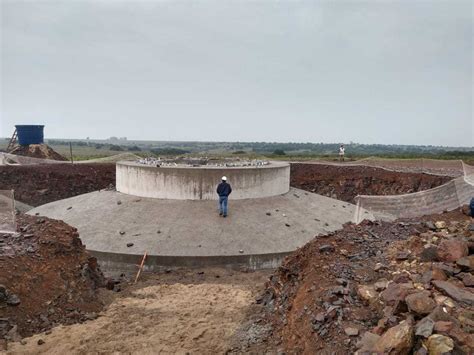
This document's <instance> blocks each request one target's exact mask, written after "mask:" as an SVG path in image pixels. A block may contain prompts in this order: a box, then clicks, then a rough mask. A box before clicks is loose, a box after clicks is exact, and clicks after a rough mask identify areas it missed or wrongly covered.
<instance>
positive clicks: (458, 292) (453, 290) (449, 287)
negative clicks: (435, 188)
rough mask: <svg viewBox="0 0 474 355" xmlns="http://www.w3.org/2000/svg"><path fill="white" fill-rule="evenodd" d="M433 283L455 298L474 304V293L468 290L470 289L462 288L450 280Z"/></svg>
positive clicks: (470, 304)
mask: <svg viewBox="0 0 474 355" xmlns="http://www.w3.org/2000/svg"><path fill="white" fill-rule="evenodd" d="M432 284H433V285H434V286H435V287H436V288H437V289H438V290H440V291H441V292H443V293H444V294H446V295H448V296H449V297H451V298H453V299H454V300H456V301H458V302H462V303H465V304H467V305H469V306H474V293H472V292H471V291H468V289H462V288H460V287H457V286H455V285H454V284H452V283H451V282H448V281H433V282H432Z"/></svg>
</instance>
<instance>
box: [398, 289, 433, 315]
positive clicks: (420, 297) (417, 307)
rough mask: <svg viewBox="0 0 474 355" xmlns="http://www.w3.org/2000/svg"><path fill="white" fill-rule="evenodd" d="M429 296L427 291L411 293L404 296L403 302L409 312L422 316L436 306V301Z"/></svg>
mask: <svg viewBox="0 0 474 355" xmlns="http://www.w3.org/2000/svg"><path fill="white" fill-rule="evenodd" d="M430 296H431V293H430V292H429V291H422V292H417V293H412V294H411V295H408V296H407V297H406V298H405V302H406V303H407V306H408V309H409V310H410V311H411V312H414V313H416V314H417V315H420V316H424V315H426V314H429V313H430V312H431V311H432V310H433V309H435V307H436V302H435V301H434V300H433V299H432V298H431V297H430Z"/></svg>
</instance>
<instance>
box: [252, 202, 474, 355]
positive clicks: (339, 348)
mask: <svg viewBox="0 0 474 355" xmlns="http://www.w3.org/2000/svg"><path fill="white" fill-rule="evenodd" d="M471 223H472V221H470V219H469V218H468V217H466V216H465V215H463V214H462V213H461V212H460V211H457V212H452V213H449V214H442V215H438V216H432V217H431V218H427V219H425V222H422V221H416V220H404V221H398V222H394V223H385V222H384V223H382V222H380V223H378V222H376V223H371V222H367V221H364V222H363V223H362V224H361V225H359V226H355V225H352V224H349V225H346V226H345V227H344V229H343V230H341V231H338V232H336V233H333V234H330V235H326V236H318V237H317V238H315V240H314V241H312V242H310V243H309V244H307V245H306V246H304V247H303V248H301V249H300V250H298V251H297V252H296V253H295V254H294V255H292V256H291V257H289V258H287V259H286V260H285V262H284V263H283V265H282V267H280V269H279V270H278V271H277V272H276V273H275V274H274V275H273V276H272V278H271V279H270V281H269V282H268V284H267V288H266V292H265V294H264V295H263V296H262V298H261V299H259V301H260V302H261V303H262V304H264V305H265V309H266V311H267V312H266V316H265V319H266V321H267V322H268V323H270V324H272V325H273V329H274V331H273V335H272V336H271V337H270V338H269V339H266V342H268V343H269V344H273V346H275V347H277V349H280V350H284V351H286V350H290V349H291V350H292V351H294V352H295V353H303V352H305V353H312V352H313V353H314V352H319V351H322V350H325V351H330V352H336V353H337V352H341V353H351V352H353V353H357V354H373V353H377V354H378V353H389V354H411V353H416V354H445V353H453V354H454V353H458V354H472V353H474V335H473V332H474V289H473V275H474V267H473V266H474V263H473V261H474V255H473V254H474V232H473V231H472V229H473V226H472V225H471ZM328 245H332V246H333V248H334V249H333V251H331V248H328V247H327V246H328Z"/></svg>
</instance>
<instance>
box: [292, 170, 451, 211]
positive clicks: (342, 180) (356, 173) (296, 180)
mask: <svg viewBox="0 0 474 355" xmlns="http://www.w3.org/2000/svg"><path fill="white" fill-rule="evenodd" d="M450 180H451V178H450V177H446V176H436V175H428V174H419V173H399V172H393V171H387V170H384V169H379V168H372V167H364V166H331V165H320V164H298V163H296V164H291V182H290V184H291V186H293V187H297V188H299V189H303V190H306V191H309V192H314V193H317V194H320V195H324V196H328V197H332V198H336V199H338V200H342V201H346V202H351V203H354V197H356V196H357V195H399V194H406V193H412V192H417V191H423V190H428V189H431V188H433V187H436V186H439V185H442V184H444V183H446V182H448V181H450Z"/></svg>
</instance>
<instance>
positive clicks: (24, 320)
mask: <svg viewBox="0 0 474 355" xmlns="http://www.w3.org/2000/svg"><path fill="white" fill-rule="evenodd" d="M62 166H65V165H63V164H60V165H55V166H47V167H41V166H32V167H13V169H20V168H25V170H5V171H8V172H9V173H8V174H2V173H0V189H9V188H15V189H17V188H18V189H19V190H20V191H21V190H22V189H23V190H24V192H23V194H22V195H21V196H23V198H24V200H23V201H22V202H25V203H27V204H31V205H40V204H42V203H46V202H50V201H55V200H57V199H61V198H67V197H71V196H76V195H79V194H82V193H84V192H90V191H94V190H97V189H101V188H102V189H103V188H106V187H108V186H110V184H107V183H106V181H107V179H111V180H112V182H113V180H114V168H113V165H109V166H108V167H106V168H104V169H103V170H101V168H100V166H99V168H97V169H95V168H94V167H92V166H91V167H88V166H87V165H82V166H81V168H80V169H85V168H82V167H83V166H85V167H88V169H87V170H84V171H82V170H80V171H79V172H78V174H76V171H75V170H73V169H76V168H74V166H73V167H72V168H65V169H64V173H61V172H62V171H63V170H62V169H61V167H62ZM94 166H96V165H94ZM56 167H57V168H56ZM9 168H10V167H1V168H0V172H1V171H3V169H9ZM352 168H353V167H344V169H339V167H338V168H337V169H336V170H335V171H334V172H329V169H332V167H331V168H328V173H327V177H324V179H320V180H319V181H320V182H319V183H314V181H313V183H311V181H312V179H313V180H318V175H321V174H326V173H320V172H317V171H314V170H313V168H306V167H304V168H301V169H302V170H300V171H295V167H294V166H293V167H292V174H293V179H292V185H293V186H298V187H299V188H302V189H307V190H308V191H309V192H316V193H322V194H323V195H330V196H332V197H337V198H339V199H340V200H347V201H351V199H352V198H353V197H354V196H355V195H357V194H364V193H367V194H371V193H372V194H391V193H394V192H397V193H402V192H404V193H407V192H413V191H418V190H420V189H427V188H430V187H434V186H437V185H439V184H442V183H443V182H444V181H445V179H446V178H439V177H436V176H431V175H426V176H428V177H426V178H425V174H415V175H413V177H411V178H407V177H406V175H405V174H401V173H391V172H387V171H386V170H382V169H377V171H374V172H372V171H371V169H373V168H364V167H357V169H358V170H351V169H352ZM28 169H29V171H28ZM54 169H58V170H57V172H56V173H57V174H58V175H49V174H50V173H51V172H55V170H54ZM78 169H79V168H78ZM296 169H298V168H296ZM308 169H310V170H308ZM318 169H325V168H324V167H323V168H321V167H318ZM378 170H382V172H379V171H378ZM12 171H15V172H18V173H20V172H21V173H24V175H23V176H25V177H27V178H26V180H25V181H26V185H24V184H23V182H22V181H21V180H20V179H18V178H15V177H12V176H11V175H13V174H10V173H11V172H12ZM365 172H367V175H364V174H365ZM359 173H360V174H359ZM81 174H84V175H81ZM298 174H300V175H298ZM308 174H309V175H308ZM358 174H359V175H358ZM370 174H373V175H375V177H374V178H371V176H370ZM378 174H379V175H378ZM91 175H92V176H91ZM295 176H296V178H295ZM297 176H301V178H298V177H297ZM311 176H313V177H311ZM331 176H332V177H331ZM53 177H55V178H53ZM356 177H357V179H356ZM354 179H355V180H354ZM50 180H51V181H50ZM83 181H86V183H83ZM367 181H370V183H369V182H367ZM5 182H8V184H9V185H8V187H6V186H7V185H6V183H5ZM63 184H64V185H65V186H67V187H66V188H63V187H61V185H63ZM325 185H330V186H332V187H331V188H330V189H325V188H324V186H325ZM56 186H59V187H58V189H59V192H56V188H55V187H56ZM44 189H47V191H49V193H48V194H45V193H44V192H43V190H44ZM88 189H90V190H89V191H87V190H88ZM100 193H105V194H109V193H110V194H111V195H112V194H116V193H115V192H113V191H103V192H100ZM100 193H97V194H100ZM297 194H303V196H306V195H304V192H301V193H299V192H297ZM17 196H18V195H17ZM114 196H116V195H114ZM81 197H82V196H78V197H77V198H78V199H80V198H81ZM292 198H294V199H295V200H296V199H299V198H298V197H295V196H294V195H293V196H292ZM300 198H301V197H300ZM19 199H20V198H19ZM20 200H21V199H20ZM128 202H129V203H140V202H134V201H128ZM128 202H126V203H128ZM337 202H338V203H340V204H345V205H347V202H343V201H337ZM114 203H115V205H114V206H117V208H120V206H121V204H122V203H123V202H122V201H121V203H120V204H117V201H116V200H114ZM63 207H65V211H63V212H64V213H74V207H73V208H71V209H69V210H68V207H72V206H68V207H66V206H65V205H64V206H63ZM124 207H125V206H124ZM346 208H347V207H346ZM341 210H342V205H341ZM265 212H266V211H265ZM143 213H146V211H143ZM301 213H303V212H301ZM264 217H265V218H271V217H275V216H274V214H273V212H271V215H270V216H268V215H266V214H265V216H264ZM281 217H283V216H281ZM18 218H19V221H20V230H19V232H18V233H17V234H13V235H12V234H9V235H1V236H0V255H1V256H2V258H1V260H0V261H1V263H2V264H1V265H0V266H1V267H0V331H1V333H0V334H1V340H0V349H2V348H3V349H4V350H3V352H4V353H8V354H32V353H48V354H49V353H51V354H59V353H68V354H69V353H71V354H88V353H117V352H121V353H134V354H143V353H150V354H151V353H160V352H161V353H183V354H184V353H242V352H251V353H301V354H314V353H331V354H332V353H341V354H346V353H353V352H356V351H358V352H359V353H360V354H363V353H391V354H410V353H415V352H416V353H417V354H427V353H429V354H443V353H451V354H471V353H474V308H473V307H474V291H473V287H474V280H473V277H474V261H473V258H474V254H473V252H474V225H473V223H474V221H473V219H472V218H471V217H469V216H467V208H466V207H464V208H463V209H459V210H456V211H452V212H449V213H443V214H439V215H432V216H426V217H422V218H411V219H405V220H399V221H395V222H370V221H365V222H362V223H361V224H360V225H358V226H356V225H354V224H350V223H349V224H346V225H345V226H343V227H342V229H340V230H337V231H332V230H326V231H323V232H322V233H321V234H320V235H318V236H316V233H315V236H316V238H314V239H313V240H311V241H310V242H309V243H307V244H305V245H304V246H302V247H301V248H299V249H298V250H296V251H295V252H294V253H292V254H291V255H289V256H288V257H287V258H286V259H285V261H284V262H283V264H282V265H281V267H279V268H278V269H276V270H273V271H255V272H251V271H250V270H248V269H245V268H244V269H241V270H229V269H221V268H201V269H192V270H191V269H177V270H176V269H173V270H171V269H170V270H165V271H163V272H160V273H145V274H142V277H141V279H140V280H139V281H138V283H137V284H136V285H133V284H132V281H133V275H124V276H122V277H118V278H108V279H107V278H106V277H104V276H103V275H102V273H101V271H100V266H98V265H97V264H96V263H95V259H94V258H91V256H90V255H89V254H88V253H87V252H86V251H85V249H84V246H83V245H82V243H81V241H80V239H79V238H80V235H78V233H77V231H76V230H75V229H74V228H73V227H70V226H68V225H67V224H65V223H63V222H59V221H55V220H50V219H48V218H44V217H41V216H26V215H19V216H18ZM216 218H217V217H216ZM279 218H280V217H279ZM315 222H316V221H315ZM288 224H290V227H287V226H285V225H283V227H285V228H287V229H289V228H291V223H288ZM158 228H159V227H158ZM119 230H120V228H117V231H118V232H119ZM127 232H128V231H127ZM118 235H119V237H120V238H121V237H123V236H127V237H128V236H132V231H130V232H129V233H125V234H123V235H121V234H120V233H118ZM124 242H125V240H124ZM127 242H128V241H127ZM125 246H126V244H125ZM127 248H130V247H127ZM0 351H2V350H0Z"/></svg>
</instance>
